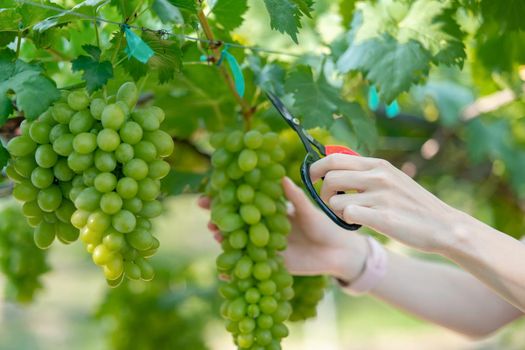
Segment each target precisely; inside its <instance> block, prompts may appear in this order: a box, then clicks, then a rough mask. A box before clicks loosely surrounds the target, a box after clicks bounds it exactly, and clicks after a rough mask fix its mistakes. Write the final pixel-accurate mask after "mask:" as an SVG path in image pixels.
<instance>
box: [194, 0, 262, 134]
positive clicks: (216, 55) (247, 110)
mask: <svg viewBox="0 0 525 350" xmlns="http://www.w3.org/2000/svg"><path fill="white" fill-rule="evenodd" d="M198 18H199V22H200V24H201V26H202V30H203V31H204V34H205V35H206V38H207V39H208V40H209V42H210V49H211V51H212V53H213V56H212V57H211V61H212V62H218V61H219V59H220V57H221V51H220V50H219V47H220V44H221V42H220V41H216V40H215V36H214V35H213V31H212V30H211V27H210V24H209V22H208V19H207V18H206V15H205V14H204V11H202V10H200V11H199V12H198ZM218 44H219V45H218ZM219 71H220V72H221V75H222V77H223V78H224V80H225V81H226V84H227V85H228V88H229V89H230V91H231V92H232V94H233V96H234V97H235V100H237V103H239V105H240V106H241V112H242V114H243V116H244V119H245V120H246V123H247V124H248V127H249V125H250V120H251V117H252V115H253V113H254V112H255V107H251V106H250V105H249V104H248V102H246V100H244V99H243V98H242V97H241V96H240V95H239V93H238V92H237V90H236V89H235V84H234V82H233V78H232V76H231V74H230V72H229V71H228V70H227V69H226V68H225V67H224V66H223V65H220V66H219Z"/></svg>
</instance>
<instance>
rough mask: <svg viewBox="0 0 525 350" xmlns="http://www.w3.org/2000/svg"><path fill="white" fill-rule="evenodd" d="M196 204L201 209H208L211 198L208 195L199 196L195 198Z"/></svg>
mask: <svg viewBox="0 0 525 350" xmlns="http://www.w3.org/2000/svg"><path fill="white" fill-rule="evenodd" d="M197 205H198V206H199V207H201V208H202V209H210V205H211V199H210V197H208V196H200V197H199V199H198V200H197Z"/></svg>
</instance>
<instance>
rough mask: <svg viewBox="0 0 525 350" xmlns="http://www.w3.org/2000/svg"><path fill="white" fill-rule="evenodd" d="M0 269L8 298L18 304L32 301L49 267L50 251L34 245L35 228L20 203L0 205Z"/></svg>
mask: <svg viewBox="0 0 525 350" xmlns="http://www.w3.org/2000/svg"><path fill="white" fill-rule="evenodd" d="M0 268H1V269H2V272H3V274H4V276H5V277H6V279H7V284H6V290H5V291H6V292H5V295H6V298H7V299H9V300H13V301H16V302H19V303H29V302H31V301H32V300H33V298H34V296H35V293H36V292H37V291H38V290H39V289H40V288H42V282H41V277H42V275H43V274H45V273H46V272H47V271H49V269H50V267H49V265H48V263H47V253H46V252H45V251H43V250H41V249H38V248H37V247H36V246H35V244H34V242H33V229H32V228H31V226H29V225H28V224H27V223H26V221H25V220H24V216H23V214H22V211H21V210H20V207H19V206H18V205H14V204H6V205H5V206H3V207H2V208H0Z"/></svg>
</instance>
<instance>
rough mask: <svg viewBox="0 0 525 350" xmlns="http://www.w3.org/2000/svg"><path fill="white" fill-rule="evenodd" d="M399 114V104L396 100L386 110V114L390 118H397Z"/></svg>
mask: <svg viewBox="0 0 525 350" xmlns="http://www.w3.org/2000/svg"><path fill="white" fill-rule="evenodd" d="M399 112H400V111H399V104H398V103H397V100H394V102H392V103H391V104H389V105H388V106H386V108H385V113H386V116H387V117H388V118H395V117H397V116H398V114H399Z"/></svg>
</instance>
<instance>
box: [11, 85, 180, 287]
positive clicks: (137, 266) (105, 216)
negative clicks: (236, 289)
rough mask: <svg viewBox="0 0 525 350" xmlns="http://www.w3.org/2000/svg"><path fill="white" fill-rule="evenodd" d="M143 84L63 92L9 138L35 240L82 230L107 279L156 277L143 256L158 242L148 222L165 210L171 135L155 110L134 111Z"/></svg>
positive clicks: (43, 242)
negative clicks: (163, 185)
mask: <svg viewBox="0 0 525 350" xmlns="http://www.w3.org/2000/svg"><path fill="white" fill-rule="evenodd" d="M137 100H138V91H137V87H136V86H135V84H134V83H132V82H127V83H124V84H123V85H122V86H120V88H119V89H118V92H117V94H116V97H110V98H108V99H103V98H100V97H95V96H91V97H90V96H89V95H88V94H87V92H86V91H85V90H76V91H72V92H65V93H64V94H63V96H62V99H61V100H60V101H58V102H56V103H55V104H54V105H53V106H51V107H50V108H49V109H48V110H47V111H46V112H44V113H43V114H42V115H41V116H39V117H38V118H37V119H36V120H35V121H28V120H25V121H24V122H23V123H22V124H21V135H20V136H18V137H15V138H14V139H12V140H11V141H9V143H8V144H7V150H8V151H9V153H10V154H11V160H10V163H9V165H8V166H7V168H6V172H7V174H8V176H9V177H10V178H11V179H12V180H13V181H14V182H15V187H14V190H13V196H14V197H15V198H16V199H18V200H20V201H22V202H24V205H23V212H24V215H25V216H26V217H27V220H28V222H29V224H30V225H31V226H33V227H34V228H35V233H34V240H35V243H36V245H37V246H38V247H40V248H42V249H45V248H48V247H49V246H50V245H51V244H52V243H53V241H54V240H55V238H57V239H58V240H59V241H61V242H63V243H66V244H68V243H72V242H74V241H76V240H77V239H78V238H79V237H80V240H81V241H82V242H83V243H84V244H85V246H86V250H87V251H88V252H89V253H91V254H92V258H93V262H94V263H95V264H96V265H99V266H101V267H102V268H103V272H104V275H105V277H106V279H107V281H108V284H109V285H111V286H116V285H118V284H119V283H120V282H121V281H122V279H123V278H124V276H127V277H128V278H130V279H139V278H141V279H143V280H151V279H152V278H153V276H154V270H153V268H152V267H151V265H150V263H149V262H148V261H147V260H146V258H148V257H150V256H152V255H153V254H154V253H155V251H156V250H157V248H158V247H159V241H158V240H157V239H156V238H155V237H154V236H153V235H152V234H151V226H152V225H151V221H150V220H151V219H152V218H154V217H156V216H158V215H160V213H161V211H162V205H161V203H160V202H159V201H158V200H157V198H158V196H159V194H160V180H161V179H162V178H163V177H165V176H166V175H167V174H168V172H169V170H170V165H169V164H168V163H167V162H165V161H164V160H162V158H164V157H167V156H169V155H170V154H171V153H172V152H173V148H174V144H173V140H172V139H171V137H170V136H169V135H168V134H167V133H165V132H164V131H162V130H160V129H159V126H160V123H162V121H163V120H164V117H165V116H164V112H163V111H162V109H160V108H158V107H154V106H152V107H147V108H142V109H135V104H136V102H137Z"/></svg>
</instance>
